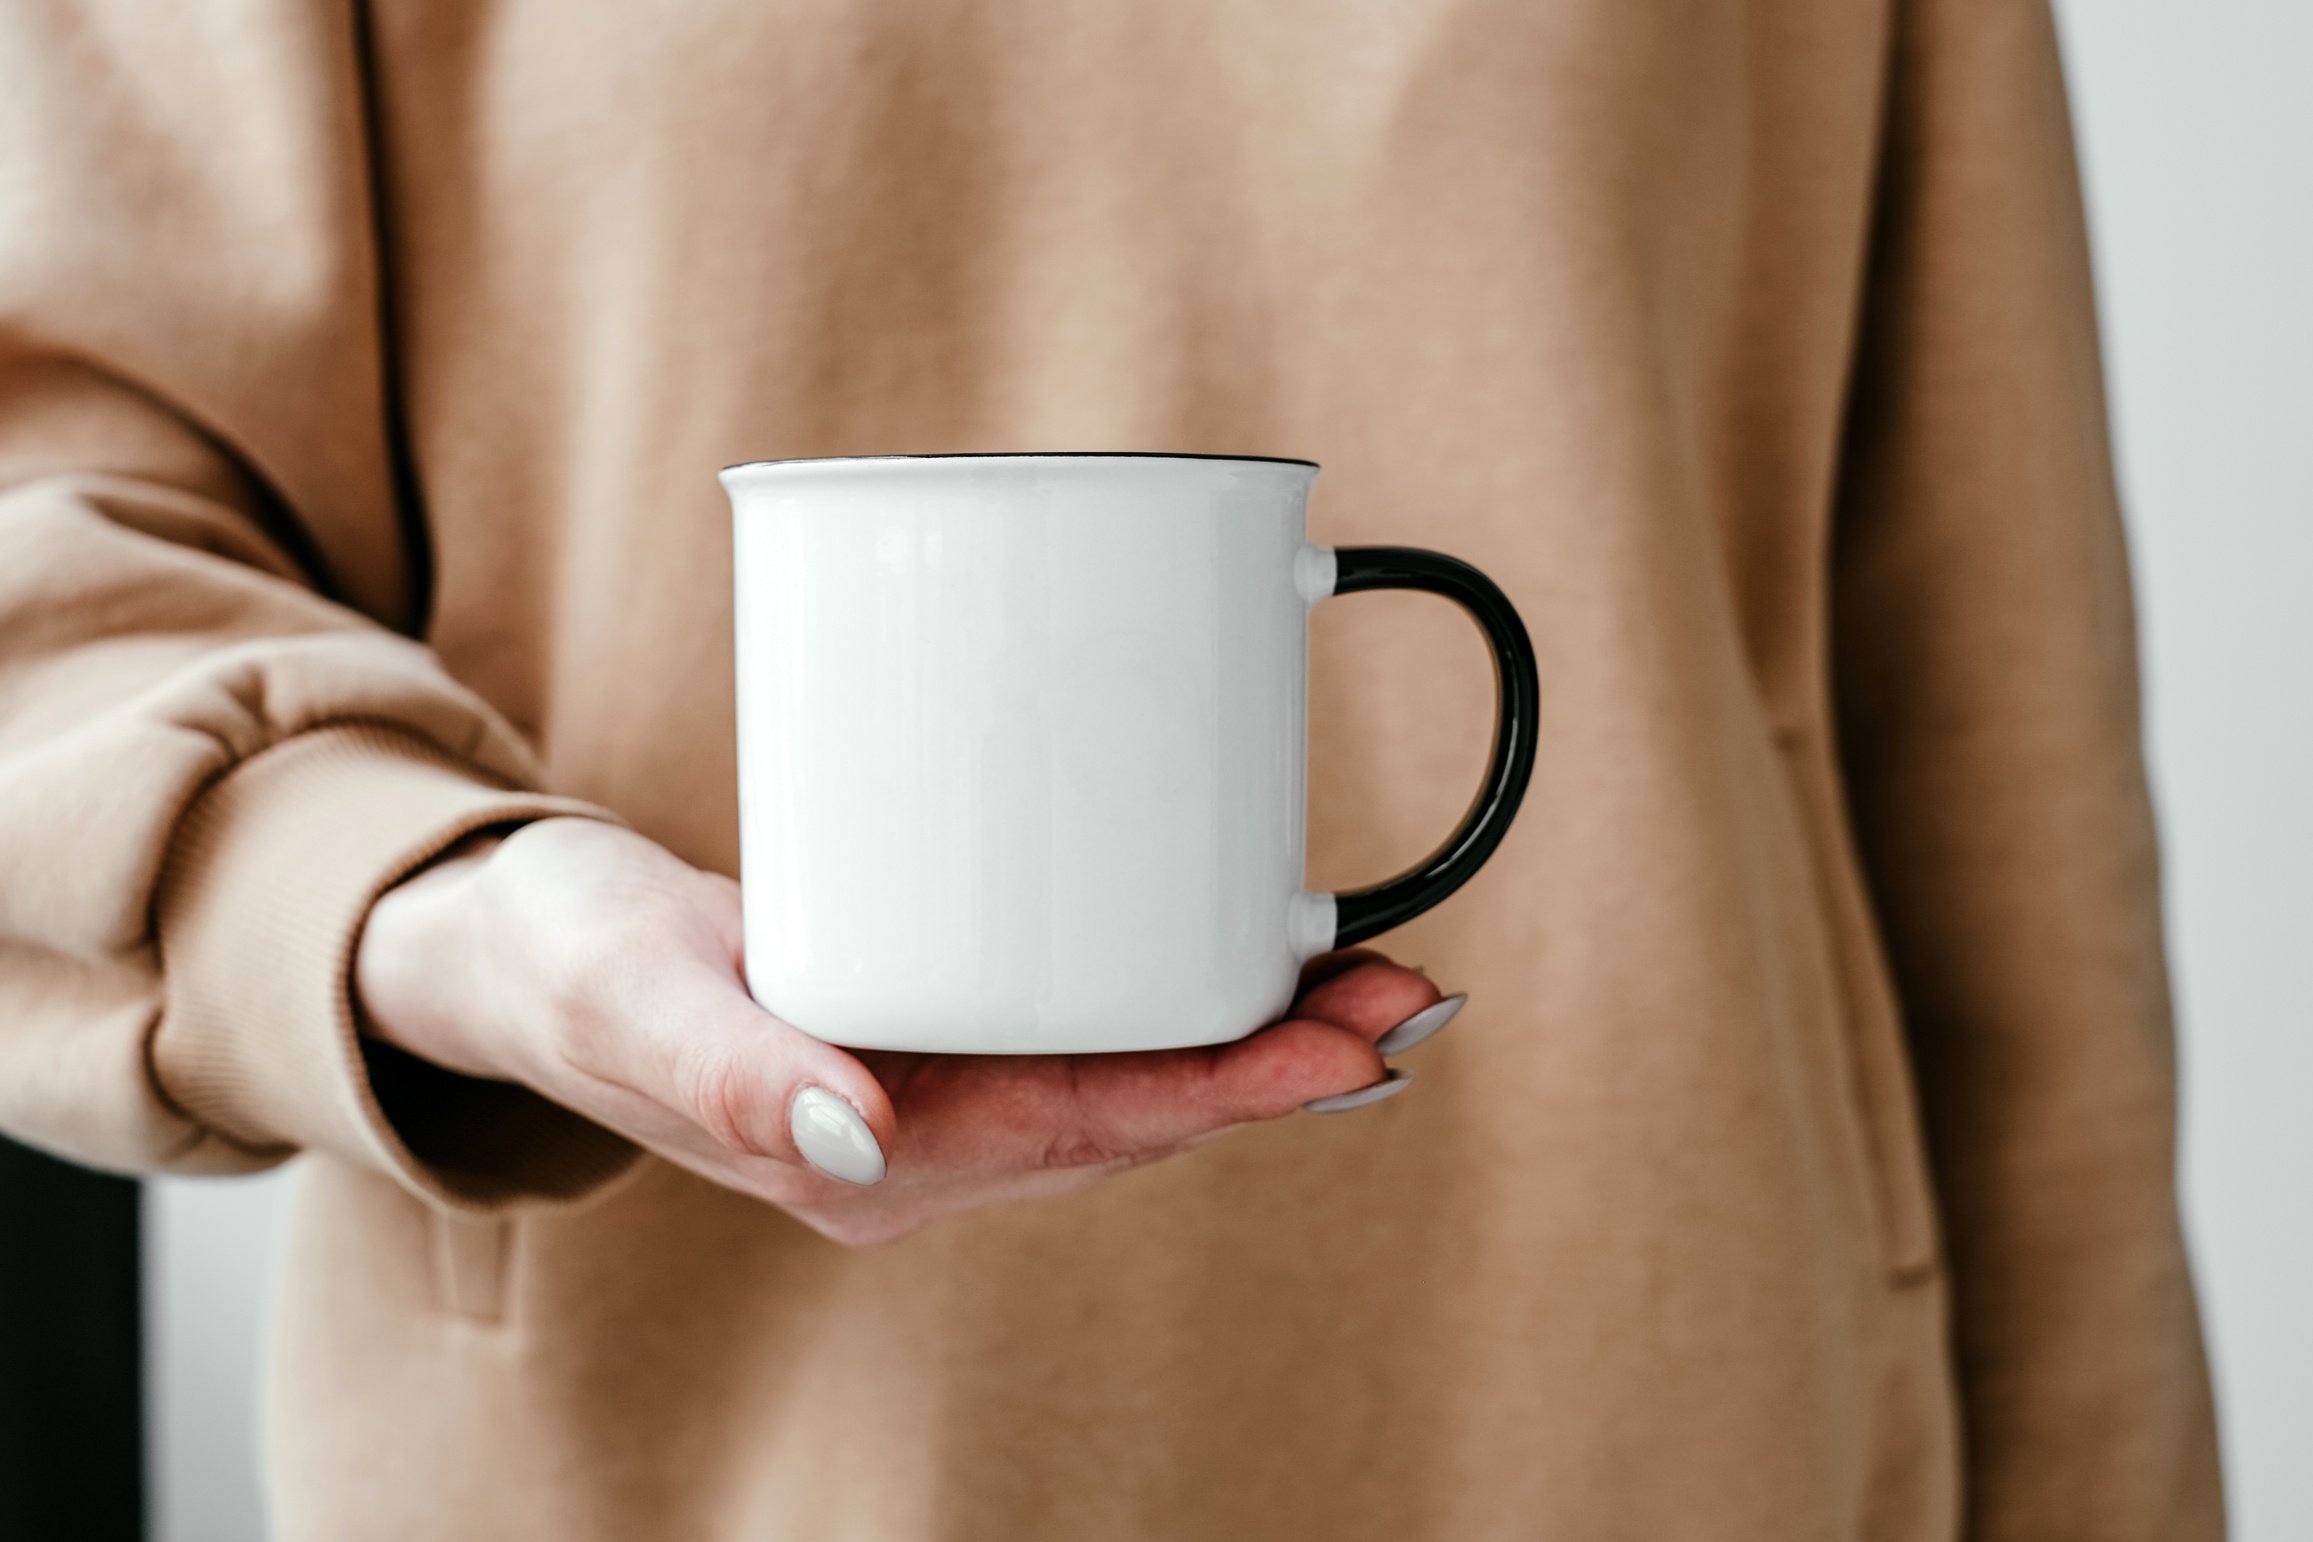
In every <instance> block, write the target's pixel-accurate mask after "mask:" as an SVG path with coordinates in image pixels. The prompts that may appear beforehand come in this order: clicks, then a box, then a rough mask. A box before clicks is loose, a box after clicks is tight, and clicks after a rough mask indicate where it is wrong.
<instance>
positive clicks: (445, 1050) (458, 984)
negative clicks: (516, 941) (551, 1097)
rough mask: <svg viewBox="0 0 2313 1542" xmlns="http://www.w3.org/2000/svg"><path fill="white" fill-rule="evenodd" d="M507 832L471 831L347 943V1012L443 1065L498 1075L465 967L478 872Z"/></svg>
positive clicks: (388, 895)
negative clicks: (350, 1007)
mask: <svg viewBox="0 0 2313 1542" xmlns="http://www.w3.org/2000/svg"><path fill="white" fill-rule="evenodd" d="M505 834H506V832H504V831H499V830H491V831H479V832H476V833H475V834H473V835H470V836H467V837H466V838H465V839H463V840H461V841H459V842H458V843H457V844H456V845H453V846H451V847H449V848H448V849H447V850H445V851H444V852H443V853H442V854H441V855H440V856H439V857H437V858H435V859H434V860H433V861H432V862H429V863H427V864H426V865H425V866H424V867H422V868H419V869H418V870H417V871H416V872H414V873H412V874H410V875H409V876H408V877H406V878H404V879H403V880H402V881H401V882H400V883H398V884H396V885H394V887H392V888H391V889H388V890H387V891H386V892H385V893H384V894H382V895H380V896H378V898H377V900H376V902H375V903H374V904H373V905H372V906H371V907H370V912H369V916H368V918H367V919H366V920H365V922H364V923H363V926H362V930H361V935H360V937H359V939H358V940H357V941H356V943H355V947H354V959H353V970H352V980H351V985H352V992H353V1004H354V1019H355V1022H356V1024H357V1025H358V1026H359V1028H360V1031H361V1033H362V1034H363V1035H364V1036H365V1037H368V1038H373V1039H377V1040H380V1041H382V1042H384V1043H387V1044H391V1045H393V1046H394V1047H395V1048H397V1049H401V1050H406V1051H407V1052H409V1053H410V1054H413V1055H416V1056H417V1057H419V1058H420V1059H422V1060H428V1061H431V1062H433V1063H434V1064H436V1065H438V1066H442V1067H444V1068H446V1069H448V1070H453V1071H460V1072H464V1073H466V1074H468V1075H472V1076H485V1077H498V1076H502V1075H503V1073H502V1072H501V1071H499V1070H498V1069H497V1068H496V1066H495V1065H494V1064H493V1063H492V1062H493V1059H494V1057H492V1056H490V1055H488V1054H487V1053H486V1052H485V1050H484V1046H483V1045H482V1044H481V1043H480V1042H479V1041H478V1040H477V1038H476V1036H475V1034H474V1033H473V1029H474V1027H475V1026H476V1019H477V1013H476V1012H475V1010H474V1009H475V1007H476V1006H477V1005H478V1004H479V1002H478V994H479V992H478V987H479V985H480V984H481V981H480V980H479V979H478V978H477V977H476V974H475V971H474V970H473V969H472V967H471V961H472V956H473V953H474V951H475V948H476V945H477V943H478V941H479V939H478V936H477V934H478V932H479V930H480V928H481V925H482V915H481V906H480V905H479V904H478V903H477V900H478V898H479V893H478V891H479V887H480V880H481V876H482V872H483V870H484V868H485V867H486V866H487V865H488V862H489V860H490V857H491V855H492V854H493V853H494V852H495V851H496V850H497V849H498V847H499V845H500V844H501V843H502V842H503V841H504V839H505Z"/></svg>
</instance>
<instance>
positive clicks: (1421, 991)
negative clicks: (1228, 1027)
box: [1292, 954, 1441, 1043]
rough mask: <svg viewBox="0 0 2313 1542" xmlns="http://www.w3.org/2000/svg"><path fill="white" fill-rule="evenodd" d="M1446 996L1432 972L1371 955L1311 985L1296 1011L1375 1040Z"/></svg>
mask: <svg viewBox="0 0 2313 1542" xmlns="http://www.w3.org/2000/svg"><path fill="white" fill-rule="evenodd" d="M1440 999H1441V997H1440V995H1439V992H1438V988H1437V986H1435V985H1434V984H1432V983H1431V982H1430V978H1429V976H1428V975H1425V974H1419V973H1416V972H1415V971H1414V970H1411V969H1407V968H1405V967H1404V966H1403V965H1400V964H1393V963H1391V962H1390V961H1389V960H1388V959H1386V958H1383V957H1381V956H1380V955H1379V954H1367V955H1366V956H1365V957H1363V958H1361V959H1359V960H1358V961H1357V962H1356V963H1354V964H1352V965H1350V966H1349V967H1348V968H1346V969H1344V970H1342V971H1340V972H1339V973H1337V974H1334V975H1332V976H1330V977H1329V978H1327V979H1325V980H1324V981H1322V982H1321V983H1319V984H1318V985H1316V986H1314V987H1312V988H1310V989H1308V990H1305V991H1304V992H1303V993H1302V996H1301V999H1300V1000H1298V1001H1296V1002H1294V1003H1293V1009H1292V1010H1293V1015H1294V1016H1296V1017H1308V1018H1315V1019H1317V1020H1318V1021H1320V1022H1325V1023H1331V1024H1333V1025H1334V1026H1336V1027H1339V1028H1346V1029H1348V1030H1350V1031H1351V1032H1352V1033H1356V1034H1359V1035H1361V1036H1362V1037H1363V1038H1364V1039H1365V1040H1366V1041H1367V1042H1368V1043H1371V1042H1373V1041H1375V1040H1377V1039H1380V1038H1381V1037H1382V1036H1383V1035H1384V1034H1387V1033H1388V1032H1389V1031H1390V1030H1391V1029H1393V1028H1395V1027H1397V1026H1398V1025H1399V1024H1400V1023H1403V1022H1405V1021H1406V1020H1407V1019H1408V1018H1411V1017H1413V1016H1414V1015H1415V1014H1417V1013H1419V1012H1422V1011H1425V1010H1427V1009H1428V1008H1430V1007H1434V1006H1436V1005H1437V1004H1438V1002H1439V1000H1440Z"/></svg>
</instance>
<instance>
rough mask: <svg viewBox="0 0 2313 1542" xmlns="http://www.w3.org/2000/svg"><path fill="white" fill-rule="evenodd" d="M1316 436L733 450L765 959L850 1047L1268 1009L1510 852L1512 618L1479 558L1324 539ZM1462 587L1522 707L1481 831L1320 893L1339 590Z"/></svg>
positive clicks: (1504, 709) (1531, 734) (810, 1020)
mask: <svg viewBox="0 0 2313 1542" xmlns="http://www.w3.org/2000/svg"><path fill="white" fill-rule="evenodd" d="M1316 475H1317V467H1316V466H1315V465H1314V464H1312V463H1311V462H1308V461H1299V460H1282V459H1271V458H1265V457H1233V456H1201V455H1149V454H1051V455H925V456H899V455H894V456H864V457H853V458H844V459H834V460H794V461H757V462H752V463H749V464H746V465H739V466H732V467H729V468H727V469H726V470H725V471H724V472H723V473H722V482H723V486H724V488H725V490H726V491H727V492H728V493H729V494H730V498H731V505H732V518H733V534H734V541H735V561H734V571H735V579H736V584H737V640H738V727H739V788H740V830H741V841H740V844H741V864H742V875H741V876H742V883H743V887H744V890H745V907H746V950H747V955H746V971H747V982H748V988H749V989H750V990H751V991H752V992H753V993H754V995H755V998H756V999H757V1000H758V1001H759V1002H761V1003H762V1005H763V1006H764V1007H765V1008H766V1009H767V1010H768V1011H770V1012H772V1013H773V1014H775V1015H776V1016H778V1017H780V1018H782V1019H784V1020H786V1021H787V1022H790V1023H793V1024H794V1025H795V1026H796V1027H798V1028H801V1029H802V1030H803V1031H805V1032H806V1033H810V1034H813V1035H815V1036H816V1037H818V1038H821V1039H825V1040H827V1041H829V1042H831V1043H836V1044H842V1045H849V1046H853V1047H856V1048H879V1049H904V1050H931V1051H943V1052H951V1053H977V1054H1042V1053H1082V1052H1088V1051H1112V1050H1147V1049H1168V1048H1177V1047H1180V1046H1183V1045H1192V1044H1215V1043H1221V1042H1224V1041H1226V1040H1230V1039H1236V1038H1242V1037H1243V1036H1244V1035H1246V1034H1248V1033H1251V1032H1253V1031H1254V1030H1255V1029H1257V1028H1259V1027H1261V1026H1262V1025H1264V1024H1266V1023H1269V1022H1272V1021H1274V1020H1276V1018H1277V1017H1278V1016H1279V1015H1280V1014H1281V1013H1283V1011H1284V1010H1285V1008H1286V1006H1287V1005H1288V1004H1289V1003H1290V1001H1291V999H1292V996H1293V991H1294V986H1295V982H1296V979H1297V977H1298V974H1299V971H1300V967H1301V965H1302V964H1303V963H1305V962H1306V961H1307V960H1309V959H1310V958H1311V957H1313V956H1315V955H1316V954H1319V953H1323V952H1326V951H1328V950H1330V949H1333V948H1338V947H1348V946H1350V945H1351V944H1353V943H1357V942H1360V941H1363V940H1365V939H1366V938H1369V937H1372V936H1375V935H1376V934H1378V933H1380V932H1383V931H1386V930H1387V929H1389V928H1390V927H1393V926H1397V925H1399V924H1401V923H1402V922H1405V921H1408V920H1411V919H1412V918H1413V917H1415V916H1417V915H1420V914H1421V913H1422V912H1423V911H1425V910H1428V909H1429V908H1430V907H1431V906H1433V905H1435V904H1437V903H1438V902H1439V901H1440V900H1443V899H1444V898H1445V897H1446V896H1447V895H1449V894H1451V893H1453V891H1454V890H1455V889H1457V888H1459V887H1460V886H1461V885H1462V884H1463V883H1465V882H1467V881H1468V880H1469V878H1470V876H1471V875H1472V874H1474V873H1475V872H1476V871H1477V870H1478V868H1479V867H1480V866H1482V865H1483V864H1484V863H1485V861H1486V859H1487V858H1488V857H1489V856H1491V855H1492V854H1493V851H1494V849H1495V847H1496V846H1498V845H1499V844H1500V843H1501V840H1502V837H1503V835H1504V833H1505V832H1506V831H1507V830H1508V828H1509V825H1510V821H1511V819H1512V818H1513V817H1514V816H1515V814H1516V812H1517V809H1518V804H1519V801H1520V799H1521V798H1522V797H1523V796H1524V793H1525V789H1526V783H1527V779H1528V777H1529V775H1530V774H1531V772H1532V769H1533V762H1534V742H1535V708H1536V700H1537V696H1538V693H1539V686H1538V683H1537V679H1536V673H1535V665H1534V654H1533V649H1532V647H1531V645H1530V644H1529V642H1528V640H1527V636H1526V629H1525V627H1524V626H1523V624H1522V623H1521V622H1520V621H1519V619H1518V614H1517V612H1516V611H1515V610H1514V609H1512V607H1511V605H1510V602H1509V600H1508V599H1507V598H1505V597H1504V596H1503V594H1502V591H1501V590H1500V589H1499V588H1497V587H1496V586H1495V585H1494V584H1493V583H1492V581H1490V580H1489V579H1487V578H1486V577H1485V575H1484V574H1482V573H1480V572H1478V571H1477V570H1476V569H1475V568H1473V567H1471V566H1469V565H1468V564H1467V563H1464V562H1460V561H1457V560H1456V559H1454V558H1452V557H1447V556H1441V555H1439V554H1438V553H1435V552H1427V551H1419V550H1414V549H1411V548H1405V547H1344V548H1340V549H1338V550H1337V549H1332V548H1327V547H1322V546H1312V545H1310V544H1309V543H1308V541H1307V540H1306V539H1305V536H1304V516H1305V508H1306V504H1307V500H1308V493H1309V486H1310V483H1311V482H1312V481H1313V480H1314V479H1315V477H1316ZM1363 589H1416V590H1423V591H1426V592H1429V593H1432V594H1438V595H1443V596H1445V597H1446V598H1448V599H1451V600H1454V601H1456V602H1457V603H1459V604H1460V605H1462V606H1463V607H1464V608H1465V609H1467V610H1468V611H1469V613H1470V615H1471V616H1472V617H1473V618H1475V619H1476V621H1477V623H1478V625H1479V627H1480V628H1481V629H1482V630H1483V631H1484V633H1485V635H1486V638H1487V641H1488V642H1489V643H1490V644H1491V646H1492V649H1493V654H1494V661H1495V666H1496V680H1497V686H1498V702H1499V710H1498V713H1497V720H1496V726H1495V734H1494V747H1493V754H1492V759H1491V763H1490V764H1489V766H1488V769H1487V772H1486V778H1485V782H1484V784H1483V786H1482V787H1481V789H1480V791H1479V794H1478V797H1477V799H1476V801H1475V802H1474V803H1473V804H1472V805H1471V808H1470V810H1469V812H1468V814H1467V815H1465V816H1464V818H1463V820H1462V822H1461V825H1460V827H1459V828H1458V829H1456V830H1455V831H1454V832H1453V834H1452V835H1451V836H1449V837H1448V838H1447V840H1446V841H1445V843H1444V844H1443V845H1441V846H1439V847H1438V849H1437V850H1436V851H1435V852H1434V853H1432V854H1431V856H1429V857H1428V858H1427V859H1426V860H1424V861H1423V862H1421V863H1420V864H1419V865H1417V866H1416V867H1415V868H1413V869H1412V870H1411V871H1408V872H1405V873H1402V874H1399V875H1398V876H1397V877H1394V878H1391V879H1389V880H1387V881H1386V882H1383V883H1378V884H1375V885H1373V886H1372V887H1370V888H1364V889H1356V890H1350V891H1346V892H1343V893H1339V894H1312V893H1310V892H1308V891H1307V890H1306V889H1305V888H1304V887H1303V866H1302V852H1303V825H1304V818H1305V803H1306V759H1307V753H1308V744H1307V741H1308V733H1307V717H1308V667H1309V666H1308V656H1309V648H1308V635H1309V629H1308V621H1309V609H1310V607H1311V606H1312V605H1314V604H1315V603H1317V602H1318V601H1319V600H1322V599H1325V598H1327V597H1329V596H1331V595H1337V594H1350V593H1355V592H1357V591H1359V590H1363Z"/></svg>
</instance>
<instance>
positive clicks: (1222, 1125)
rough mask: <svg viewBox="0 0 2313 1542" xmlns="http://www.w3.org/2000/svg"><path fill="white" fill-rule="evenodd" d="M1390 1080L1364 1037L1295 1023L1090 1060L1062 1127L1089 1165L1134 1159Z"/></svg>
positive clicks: (1078, 1076)
mask: <svg viewBox="0 0 2313 1542" xmlns="http://www.w3.org/2000/svg"><path fill="white" fill-rule="evenodd" d="M1384 1074H1385V1068H1384V1067H1383V1065H1382V1063H1381V1057H1380V1056H1379V1055H1377V1054H1376V1053H1375V1052H1374V1049H1373V1046H1372V1044H1371V1043H1369V1042H1368V1041H1367V1040H1366V1039H1364V1038H1363V1037H1361V1036H1360V1035H1358V1034H1356V1033H1354V1032H1350V1031H1348V1030H1345V1029H1343V1028H1340V1027H1337V1026H1335V1025H1332V1024H1329V1023H1324V1022H1318V1021H1313V1020H1309V1019H1305V1018H1304V1019H1293V1020H1288V1021H1286V1022H1282V1023H1279V1024H1277V1025H1275V1026H1274V1027H1271V1028H1265V1029H1263V1030H1262V1031H1261V1032H1259V1033H1257V1034H1254V1035H1253V1036H1252V1037H1250V1038H1247V1039H1240V1040H1238V1041H1237V1042H1236V1043H1234V1044H1225V1045H1221V1046H1219V1047H1217V1048H1214V1049H1199V1050H1181V1051H1176V1052H1173V1053H1170V1054H1163V1055H1115V1056H1098V1057H1085V1058H1084V1059H1083V1060H1082V1061H1080V1062H1079V1064H1078V1065H1077V1066H1076V1068H1075V1071H1074V1074H1073V1077H1072V1091H1073V1094H1074V1097H1073V1107H1072V1108H1071V1109H1070V1110H1069V1111H1068V1112H1069V1119H1068V1122H1067V1124H1066V1125H1064V1126H1063V1128H1064V1129H1065V1130H1066V1131H1067V1132H1068V1136H1067V1138H1068V1141H1069V1142H1070V1143H1072V1144H1073V1146H1074V1147H1075V1149H1076V1154H1077V1155H1078V1156H1079V1157H1081V1158H1086V1159H1095V1160H1120V1159H1129V1158H1131V1157H1132V1156H1134V1155H1136V1154H1138V1153H1143V1152H1149V1151H1164V1150H1169V1149H1172V1148H1175V1147H1178V1146H1181V1145H1185V1144H1186V1143H1188V1142H1190V1141H1192V1140H1196V1139H1198V1138H1200V1137H1202V1136H1205V1135H1210V1134H1213V1133H1215V1132H1217V1131H1220V1130H1224V1129H1228V1128H1229V1127H1231V1126H1233V1125H1240V1124H1249V1123H1252V1122H1254V1121H1256V1120H1262V1119H1276V1118H1280V1117H1282V1116H1283V1115H1286V1114H1289V1113H1291V1112H1292V1111H1293V1110H1295V1109H1297V1108H1299V1107H1300V1106H1301V1105H1302V1104H1304V1103H1306V1102H1308V1101H1309V1100H1310V1099H1312V1098H1321V1097H1327V1096H1331V1095H1333V1094H1335V1093H1341V1092H1347V1091H1350V1090H1352V1089H1354V1088H1358V1087H1365V1086H1370V1085H1371V1084H1372V1083H1374V1082H1377V1081H1379V1080H1381V1079H1382V1077H1383V1075H1384Z"/></svg>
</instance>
